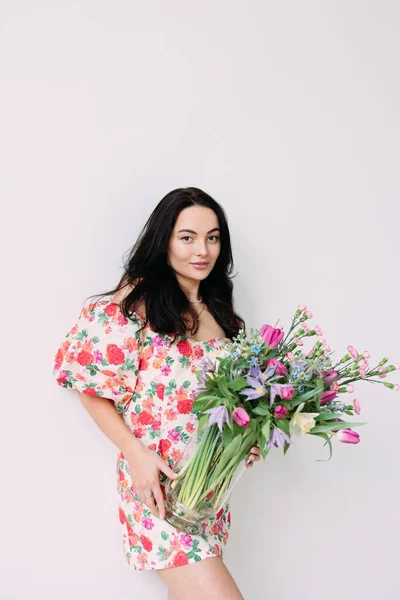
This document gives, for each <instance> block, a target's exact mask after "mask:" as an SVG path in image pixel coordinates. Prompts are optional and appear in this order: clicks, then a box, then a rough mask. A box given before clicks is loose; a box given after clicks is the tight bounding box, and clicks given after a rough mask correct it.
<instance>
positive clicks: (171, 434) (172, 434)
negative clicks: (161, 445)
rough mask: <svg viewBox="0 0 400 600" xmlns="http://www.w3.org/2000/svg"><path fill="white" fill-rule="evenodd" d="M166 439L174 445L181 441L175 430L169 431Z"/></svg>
mask: <svg viewBox="0 0 400 600" xmlns="http://www.w3.org/2000/svg"><path fill="white" fill-rule="evenodd" d="M168 439H169V440H171V442H174V443H175V444H176V443H177V442H179V440H180V439H181V434H180V433H179V431H176V429H170V430H169V431H168Z"/></svg>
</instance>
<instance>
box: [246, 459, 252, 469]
mask: <svg viewBox="0 0 400 600" xmlns="http://www.w3.org/2000/svg"><path fill="white" fill-rule="evenodd" d="M253 465H254V463H253V462H252V461H251V460H250V461H249V462H248V463H247V464H246V469H249V468H250V467H252V466H253Z"/></svg>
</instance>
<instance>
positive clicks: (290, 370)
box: [165, 305, 400, 534]
mask: <svg viewBox="0 0 400 600" xmlns="http://www.w3.org/2000/svg"><path fill="white" fill-rule="evenodd" d="M311 318H312V314H311V312H310V311H309V310H308V309H307V308H306V307H305V306H304V305H300V306H299V307H298V309H297V310H296V312H295V313H294V316H293V318H292V322H291V326H290V328H289V331H288V333H287V334H286V335H285V333H284V331H283V329H282V327H272V326H270V325H263V326H262V327H261V329H259V330H258V329H256V330H254V329H251V332H250V335H249V336H248V337H246V336H245V334H244V332H243V330H241V331H239V334H238V335H237V337H235V338H234V339H233V341H232V342H230V343H229V344H228V346H227V349H228V351H229V355H228V356H227V357H225V358H221V357H218V358H217V360H216V361H215V362H214V363H213V362H211V361H210V360H209V359H205V360H204V361H203V364H202V369H201V370H200V371H197V372H196V376H197V379H198V381H199V389H198V392H199V393H198V395H197V396H196V399H195V401H194V403H193V407H192V412H193V413H195V414H196V415H197V418H198V430H197V434H194V435H193V436H192V439H191V440H190V441H189V442H188V444H187V446H186V448H185V451H184V453H183V455H182V457H181V459H180V460H179V461H178V462H177V463H176V465H175V471H176V472H177V473H178V477H177V478H176V479H175V480H173V481H171V480H168V481H167V484H166V502H165V508H166V520H167V521H168V522H170V523H171V524H173V525H174V526H176V527H178V528H179V529H181V530H182V531H185V532H187V533H191V534H196V533H200V532H201V523H202V522H203V521H204V520H206V519H207V518H209V517H213V516H215V514H216V513H217V512H218V511H219V510H220V508H221V507H222V506H223V505H224V504H225V502H226V501H227V499H228V497H229V495H230V493H231V491H232V489H233V487H234V485H235V484H236V482H237V481H238V479H239V478H240V476H241V474H242V473H243V472H244V467H245V465H246V459H247V456H248V454H249V451H250V448H252V447H253V446H254V445H258V447H259V448H260V454H261V456H262V457H263V458H264V459H265V458H266V456H267V455H268V453H269V451H270V450H271V448H272V446H275V447H276V448H282V449H283V451H284V454H286V452H287V451H288V449H289V448H290V447H291V445H292V444H293V437H294V436H299V435H302V434H309V435H313V436H318V437H320V438H322V439H323V440H325V445H326V444H328V446H329V451H330V455H329V459H328V460H330V458H331V456H332V443H331V439H332V437H333V436H335V437H336V438H337V439H338V440H339V441H340V442H344V443H350V444H357V443H358V442H359V441H360V436H359V434H358V433H356V432H355V431H354V430H353V429H352V428H353V427H356V426H360V425H364V424H365V423H361V422H351V421H348V420H347V417H351V416H353V415H354V413H355V414H357V415H359V414H360V404H359V402H358V400H357V399H356V398H354V399H353V401H352V402H351V403H349V404H347V403H346V402H345V401H343V400H341V396H343V394H345V393H352V392H354V382H356V381H359V380H361V379H363V380H364V381H368V382H370V383H383V385H385V386H386V387H388V388H390V389H393V390H398V389H399V386H398V385H397V384H396V385H395V384H393V383H390V382H389V381H384V379H386V376H387V374H388V373H390V372H391V371H394V370H396V369H400V364H397V365H392V364H388V358H383V359H382V360H381V361H380V362H379V363H378V364H377V365H376V366H375V367H373V368H370V366H369V362H368V360H369V358H370V354H369V352H367V351H364V352H363V353H358V352H357V351H356V349H355V348H354V347H353V346H348V348H347V350H348V352H347V353H346V354H345V355H344V356H343V357H342V358H341V359H340V360H338V361H336V362H335V360H334V359H333V356H332V355H333V352H332V351H331V349H330V347H329V346H328V344H327V342H326V340H325V339H324V338H322V335H323V332H322V330H321V328H320V327H319V326H318V325H317V326H315V327H314V328H312V327H310V326H309V325H308V323H307V321H308V320H309V319H311ZM313 336H318V339H317V341H316V342H315V343H314V345H313V346H312V348H311V349H310V350H309V351H308V352H307V353H306V350H305V349H304V340H305V338H308V337H313Z"/></svg>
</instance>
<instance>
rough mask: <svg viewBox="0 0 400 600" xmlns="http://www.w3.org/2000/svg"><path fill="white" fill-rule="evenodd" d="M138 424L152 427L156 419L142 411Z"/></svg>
mask: <svg viewBox="0 0 400 600" xmlns="http://www.w3.org/2000/svg"><path fill="white" fill-rule="evenodd" d="M138 422H139V423H140V424H141V425H151V424H152V423H153V422H154V417H153V415H152V414H150V413H149V412H147V411H145V410H142V412H141V413H140V414H139V418H138Z"/></svg>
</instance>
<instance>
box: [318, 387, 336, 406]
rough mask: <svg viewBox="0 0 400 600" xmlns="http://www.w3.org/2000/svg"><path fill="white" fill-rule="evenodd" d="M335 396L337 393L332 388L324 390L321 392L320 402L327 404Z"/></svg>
mask: <svg viewBox="0 0 400 600" xmlns="http://www.w3.org/2000/svg"><path fill="white" fill-rule="evenodd" d="M336 396H337V393H336V392H335V391H334V390H325V391H324V392H322V396H321V401H320V404H321V406H323V405H324V404H328V402H332V400H334V399H335V398H336Z"/></svg>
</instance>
